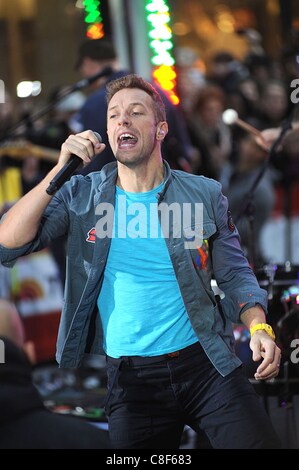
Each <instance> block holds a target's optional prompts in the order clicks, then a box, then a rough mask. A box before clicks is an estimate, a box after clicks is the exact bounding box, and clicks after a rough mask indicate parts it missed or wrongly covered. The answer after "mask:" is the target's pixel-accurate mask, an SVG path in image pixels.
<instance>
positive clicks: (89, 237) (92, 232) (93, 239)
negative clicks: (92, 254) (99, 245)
mask: <svg viewBox="0 0 299 470" xmlns="http://www.w3.org/2000/svg"><path fill="white" fill-rule="evenodd" d="M86 241H87V242H89V243H95V242H96V229H95V227H92V228H91V229H90V230H89V232H88V233H87V238H86Z"/></svg>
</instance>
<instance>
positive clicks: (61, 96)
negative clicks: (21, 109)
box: [0, 66, 113, 143]
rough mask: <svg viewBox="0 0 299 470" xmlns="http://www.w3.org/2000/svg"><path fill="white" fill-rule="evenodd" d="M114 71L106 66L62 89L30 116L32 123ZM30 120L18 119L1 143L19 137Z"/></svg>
mask: <svg viewBox="0 0 299 470" xmlns="http://www.w3.org/2000/svg"><path fill="white" fill-rule="evenodd" d="M112 72H113V70H112V68H111V67H110V66H108V67H105V68H104V69H103V70H101V72H99V73H97V74H95V75H93V76H92V77H89V78H86V79H83V80H80V81H79V82H77V83H75V84H74V85H71V86H69V87H67V88H65V89H64V90H62V92H61V93H59V94H58V96H57V97H56V98H54V99H53V100H52V101H51V102H50V103H49V104H47V105H46V106H44V107H43V108H41V109H40V110H39V111H37V112H36V113H34V114H32V116H30V123H31V124H32V123H33V122H35V121H37V120H38V119H40V118H41V117H42V116H44V115H45V114H48V113H49V112H50V111H52V109H53V108H54V107H55V105H56V104H57V103H59V102H60V101H61V100H63V99H64V98H66V97H67V96H68V95H70V94H71V93H74V92H75V91H79V90H82V89H83V88H86V87H87V86H89V85H91V84H92V83H93V82H95V81H96V80H98V79H99V78H102V77H106V76H108V75H111V74H112ZM27 122H28V117H26V118H24V119H21V120H20V121H18V122H17V123H16V124H14V125H13V126H11V127H10V128H9V129H8V130H7V131H6V132H5V134H3V135H1V136H0V143H1V142H4V141H5V140H8V139H12V138H14V137H17V135H16V133H17V131H18V130H19V129H21V128H22V127H23V126H26V124H27Z"/></svg>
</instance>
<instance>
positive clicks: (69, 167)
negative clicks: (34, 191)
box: [46, 132, 102, 196]
mask: <svg viewBox="0 0 299 470" xmlns="http://www.w3.org/2000/svg"><path fill="white" fill-rule="evenodd" d="M94 134H95V136H96V137H97V139H98V141H99V142H100V143H101V142H102V137H101V136H100V134H99V133H98V132H94ZM82 163H83V160H82V159H81V158H80V157H78V156H77V155H71V156H70V159H69V161H68V162H67V163H66V164H65V165H64V166H63V167H62V168H61V170H60V171H59V172H58V173H57V175H55V176H54V178H53V179H52V181H51V183H50V184H49V186H48V187H47V189H46V193H47V194H49V195H50V196H53V194H55V193H56V191H58V189H60V188H61V186H62V185H63V184H64V183H65V182H66V181H67V180H68V179H69V177H70V176H71V175H72V174H73V173H74V171H75V170H77V168H79V167H80V166H81V165H82Z"/></svg>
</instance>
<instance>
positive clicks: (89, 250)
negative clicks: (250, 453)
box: [0, 162, 267, 376]
mask: <svg viewBox="0 0 299 470" xmlns="http://www.w3.org/2000/svg"><path fill="white" fill-rule="evenodd" d="M164 165H165V184H164V187H163V190H162V191H161V192H160V193H158V194H157V199H158V204H161V203H162V202H164V203H166V204H168V205H170V204H172V203H174V202H176V203H179V204H180V205H182V204H183V203H189V204H190V203H194V202H197V203H202V204H203V223H202V224H199V225H198V227H196V226H194V222H195V219H194V213H192V214H191V218H190V220H189V222H188V226H184V224H185V223H186V221H185V219H184V218H183V217H182V220H181V221H180V223H181V227H176V228H174V230H173V227H172V226H170V229H169V236H168V237H167V238H165V240H166V244H167V247H168V250H169V255H170V258H171V261H172V264H173V267H174V271H175V274H176V277H177V281H178V284H179V287H180V291H181V294H182V298H183V301H184V304H185V307H186V310H187V313H188V315H189V318H190V321H191V324H192V326H193V328H194V331H195V333H196V335H197V336H198V339H199V341H200V343H201V345H202V346H203V348H204V350H205V352H206V354H207V356H208V357H209V359H210V360H211V362H212V363H213V364H214V366H215V367H216V369H217V370H218V371H219V372H220V373H221V374H222V375H224V376H225V375H227V374H229V373H230V372H231V371H232V370H233V369H235V368H236V367H238V366H239V365H240V363H241V362H240V360H239V359H238V358H237V356H236V355H235V353H234V338H233V334H232V324H231V323H232V322H239V320H240V314H241V313H243V312H244V311H245V310H246V309H247V308H249V307H252V306H254V305H255V304H256V303H258V304H260V305H261V306H262V307H263V308H264V310H265V311H266V309H267V292H266V291H265V290H263V289H260V287H259V285H258V282H257V280H256V277H255V276H254V274H253V272H252V270H251V268H250V267H249V265H248V262H247V260H246V258H245V257H244V255H243V252H242V250H241V248H240V243H239V235H238V232H237V230H236V229H235V227H234V225H233V223H232V220H231V218H230V216H229V212H228V206H227V199H226V198H225V197H224V196H223V195H222V193H221V186H220V184H219V183H218V182H216V181H214V180H211V179H208V178H205V177H203V176H197V175H191V174H188V173H184V172H182V171H177V170H171V169H170V168H169V166H168V164H167V163H166V162H164ZM116 177H117V166H116V163H109V164H108V165H106V166H105V167H104V168H103V169H102V171H101V172H95V173H91V174H89V175H87V176H85V177H83V176H79V175H78V176H74V177H72V178H71V180H70V181H69V182H68V183H66V184H65V185H64V186H63V188H62V189H61V190H60V191H59V192H57V194H56V195H55V196H54V197H53V199H52V201H51V203H50V204H49V206H48V207H47V209H46V211H45V213H44V215H43V218H42V221H41V224H40V229H39V232H38V234H37V236H36V238H35V239H34V240H33V241H32V242H30V243H28V244H26V245H25V246H23V247H21V248H18V249H7V248H4V247H3V246H1V245H0V260H1V262H2V264H3V265H5V266H12V265H13V263H14V261H15V260H16V259H17V258H18V257H19V256H24V255H27V254H29V253H31V252H33V251H37V250H40V249H42V248H44V247H45V246H47V245H48V244H49V242H50V241H51V240H52V239H53V238H55V237H57V236H60V235H63V234H67V259H66V270H67V276H66V284H65V296H64V306H63V311H62V316H61V322H60V327H59V333H58V342H57V356H56V357H57V360H58V362H59V364H60V367H78V366H79V365H80V364H81V362H82V359H83V357H84V355H85V354H86V353H89V354H103V349H102V343H103V330H102V326H101V321H100V315H99V313H98V311H97V299H98V295H99V292H100V289H101V283H102V280H103V273H104V269H105V264H106V260H107V256H108V252H109V247H110V241H111V237H109V236H107V237H106V238H99V237H97V236H96V230H95V228H96V226H97V222H98V221H99V219H100V217H101V216H100V215H99V210H98V209H97V208H98V207H99V204H100V203H109V204H112V205H113V206H114V203H115V182H116ZM190 222H191V223H190ZM170 225H171V224H170ZM178 229H181V234H182V235H181V236H180V238H176V234H175V233H174V231H177V230H178ZM190 230H191V231H190ZM197 230H198V233H199V234H200V235H201V236H202V238H203V241H202V245H201V246H194V243H193V244H192V246H191V248H186V241H187V243H188V240H190V238H189V234H190V233H194V232H195V233H196V231H197ZM212 277H213V278H215V279H216V281H217V284H218V286H219V288H220V289H221V290H222V291H223V292H224V293H225V297H224V299H222V300H221V302H220V301H219V299H216V297H215V295H214V293H213V290H212V288H211V279H212ZM124 334H125V332H124Z"/></svg>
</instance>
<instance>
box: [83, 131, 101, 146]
mask: <svg viewBox="0 0 299 470" xmlns="http://www.w3.org/2000/svg"><path fill="white" fill-rule="evenodd" d="M77 136H79V137H83V138H84V139H87V140H89V141H90V142H91V143H92V144H93V146H94V148H97V149H98V148H100V146H101V143H102V138H101V136H100V134H98V133H97V135H96V133H94V132H93V131H91V130H88V131H84V132H80V133H79V134H77Z"/></svg>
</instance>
